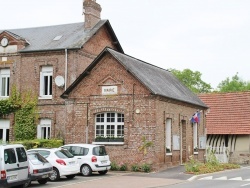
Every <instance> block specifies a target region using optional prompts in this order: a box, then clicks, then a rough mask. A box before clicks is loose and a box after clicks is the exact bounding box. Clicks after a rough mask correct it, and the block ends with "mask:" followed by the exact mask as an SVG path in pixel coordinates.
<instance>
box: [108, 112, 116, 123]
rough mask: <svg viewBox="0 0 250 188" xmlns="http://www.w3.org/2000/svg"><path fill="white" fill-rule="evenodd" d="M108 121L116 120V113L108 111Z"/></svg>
mask: <svg viewBox="0 0 250 188" xmlns="http://www.w3.org/2000/svg"><path fill="white" fill-rule="evenodd" d="M107 122H115V113H107Z"/></svg>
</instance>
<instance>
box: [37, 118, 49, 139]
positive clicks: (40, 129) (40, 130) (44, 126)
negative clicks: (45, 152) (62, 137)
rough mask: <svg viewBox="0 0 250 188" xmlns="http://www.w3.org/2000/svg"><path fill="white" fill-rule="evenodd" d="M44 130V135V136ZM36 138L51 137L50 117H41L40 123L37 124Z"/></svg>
mask: <svg viewBox="0 0 250 188" xmlns="http://www.w3.org/2000/svg"><path fill="white" fill-rule="evenodd" d="M44 131H45V133H46V134H45V136H44ZM37 138H38V139H50V138H51V119H41V120H40V124H39V125H38V126H37Z"/></svg>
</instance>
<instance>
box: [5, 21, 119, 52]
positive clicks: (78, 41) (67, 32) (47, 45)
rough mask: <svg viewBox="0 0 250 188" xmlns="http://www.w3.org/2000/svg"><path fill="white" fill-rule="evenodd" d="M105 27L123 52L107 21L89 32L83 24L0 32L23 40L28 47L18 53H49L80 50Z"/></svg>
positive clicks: (101, 22) (99, 23) (98, 24)
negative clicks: (57, 38)
mask: <svg viewBox="0 0 250 188" xmlns="http://www.w3.org/2000/svg"><path fill="white" fill-rule="evenodd" d="M105 24H106V25H107V26H108V27H109V28H108V29H109V31H110V32H111V36H112V38H113V40H114V42H117V47H118V49H119V50H120V51H122V52H123V50H122V48H121V46H120V43H119V41H118V39H117V38H116V36H115V34H114V31H113V29H112V27H111V25H110V23H109V21H108V20H100V21H99V22H98V23H97V24H96V25H95V26H94V27H93V28H92V29H91V30H85V29H84V22H80V23H71V24H62V25H53V26H44V27H34V28H23V29H9V30H0V33H2V32H8V33H9V34H11V35H12V36H13V35H15V36H18V37H19V38H22V39H25V40H26V41H27V42H28V43H29V45H28V46H26V47H25V48H24V49H22V50H20V52H32V51H49V50H61V49H79V48H81V47H82V46H83V45H84V44H85V43H86V42H87V41H88V40H89V39H90V38H91V37H92V36H93V35H94V34H95V33H96V32H97V31H98V30H99V29H100V28H101V27H102V26H103V25H105ZM57 36H62V38H61V39H60V40H53V39H54V38H55V37H57Z"/></svg>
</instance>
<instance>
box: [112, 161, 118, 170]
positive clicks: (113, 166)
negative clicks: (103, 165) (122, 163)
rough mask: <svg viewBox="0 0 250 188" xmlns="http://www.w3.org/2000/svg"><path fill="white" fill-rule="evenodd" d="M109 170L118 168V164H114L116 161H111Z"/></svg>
mask: <svg viewBox="0 0 250 188" xmlns="http://www.w3.org/2000/svg"><path fill="white" fill-rule="evenodd" d="M110 169H111V170H113V171H116V170H119V166H118V165H117V164H116V162H111V168H110Z"/></svg>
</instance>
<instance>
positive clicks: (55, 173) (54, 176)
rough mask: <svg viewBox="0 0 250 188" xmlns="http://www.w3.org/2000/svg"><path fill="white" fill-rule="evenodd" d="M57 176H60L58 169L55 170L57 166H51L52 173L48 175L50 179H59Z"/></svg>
mask: <svg viewBox="0 0 250 188" xmlns="http://www.w3.org/2000/svg"><path fill="white" fill-rule="evenodd" d="M59 178H60V173H59V171H58V170H57V168H55V167H53V173H52V174H51V175H50V177H49V179H50V181H56V180H59Z"/></svg>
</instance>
